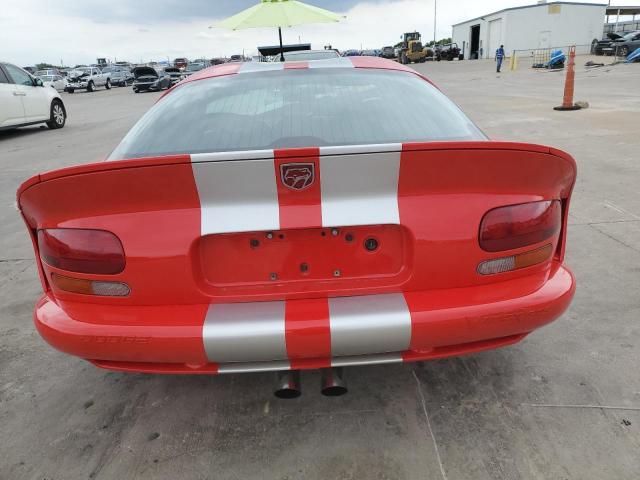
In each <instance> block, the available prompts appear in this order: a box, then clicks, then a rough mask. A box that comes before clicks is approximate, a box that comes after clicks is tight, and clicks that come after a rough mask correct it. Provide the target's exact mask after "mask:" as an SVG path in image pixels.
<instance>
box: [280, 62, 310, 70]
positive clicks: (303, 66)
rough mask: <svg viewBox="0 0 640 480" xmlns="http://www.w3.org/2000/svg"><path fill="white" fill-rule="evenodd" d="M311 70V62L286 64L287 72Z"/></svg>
mask: <svg viewBox="0 0 640 480" xmlns="http://www.w3.org/2000/svg"><path fill="white" fill-rule="evenodd" d="M306 68H309V62H285V63H284V69H285V70H304V69H306Z"/></svg>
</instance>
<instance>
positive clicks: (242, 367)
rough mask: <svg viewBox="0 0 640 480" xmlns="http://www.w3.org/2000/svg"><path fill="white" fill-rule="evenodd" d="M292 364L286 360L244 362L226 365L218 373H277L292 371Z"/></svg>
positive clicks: (220, 366)
mask: <svg viewBox="0 0 640 480" xmlns="http://www.w3.org/2000/svg"><path fill="white" fill-rule="evenodd" d="M290 369H291V364H290V363H289V362H288V361H286V360H280V361H275V362H243V363H224V364H222V365H219V366H218V373H247V372H276V371H278V370H290Z"/></svg>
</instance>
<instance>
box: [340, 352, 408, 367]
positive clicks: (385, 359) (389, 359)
mask: <svg viewBox="0 0 640 480" xmlns="http://www.w3.org/2000/svg"><path fill="white" fill-rule="evenodd" d="M383 363H402V354H401V353H378V354H374V355H353V356H351V357H335V358H332V359H331V366H332V367H355V366H358V365H379V364H383Z"/></svg>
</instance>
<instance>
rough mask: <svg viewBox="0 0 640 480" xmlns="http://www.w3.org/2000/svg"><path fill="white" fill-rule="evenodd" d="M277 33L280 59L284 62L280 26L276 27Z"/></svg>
mask: <svg viewBox="0 0 640 480" xmlns="http://www.w3.org/2000/svg"><path fill="white" fill-rule="evenodd" d="M278 35H279V36H280V61H281V62H284V48H283V47H282V28H281V27H278Z"/></svg>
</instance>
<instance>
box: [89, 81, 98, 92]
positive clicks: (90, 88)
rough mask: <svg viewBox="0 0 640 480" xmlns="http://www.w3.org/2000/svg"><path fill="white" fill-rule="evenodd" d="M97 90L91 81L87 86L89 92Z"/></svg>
mask: <svg viewBox="0 0 640 480" xmlns="http://www.w3.org/2000/svg"><path fill="white" fill-rule="evenodd" d="M95 90H96V87H95V85H94V84H93V82H92V81H90V82H89V83H88V84H87V92H95Z"/></svg>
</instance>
